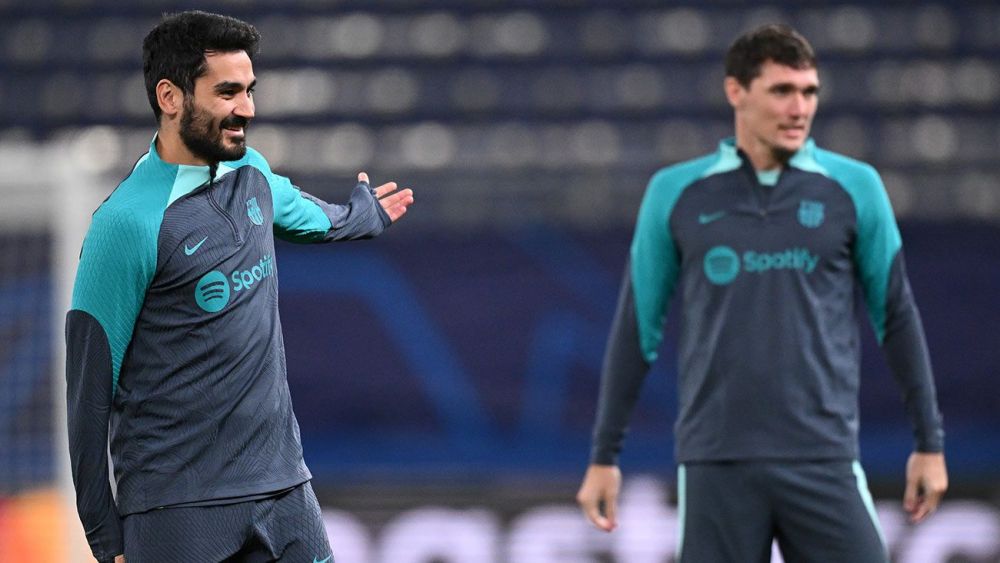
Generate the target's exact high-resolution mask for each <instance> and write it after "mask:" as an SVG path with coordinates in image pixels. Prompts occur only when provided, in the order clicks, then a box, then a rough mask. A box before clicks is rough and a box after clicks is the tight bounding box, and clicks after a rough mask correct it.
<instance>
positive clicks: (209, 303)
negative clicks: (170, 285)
mask: <svg viewBox="0 0 1000 563" xmlns="http://www.w3.org/2000/svg"><path fill="white" fill-rule="evenodd" d="M194 300H195V302H196V303H198V306H199V307H201V308H202V309H203V310H205V311H207V312H209V313H218V312H219V311H221V310H222V308H223V307H225V306H226V304H228V303H229V282H228V281H226V276H225V275H224V274H223V273H222V272H219V271H217V270H213V271H211V272H209V273H207V274H205V275H204V276H202V277H201V279H200V280H198V285H197V286H195V288H194Z"/></svg>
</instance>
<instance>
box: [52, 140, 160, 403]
mask: <svg viewBox="0 0 1000 563" xmlns="http://www.w3.org/2000/svg"><path fill="white" fill-rule="evenodd" d="M176 172H177V167H176V166H172V165H166V164H165V163H162V161H157V160H155V159H146V160H144V161H142V162H140V163H139V165H138V166H136V168H135V169H134V170H133V171H132V174H130V175H129V177H128V178H126V179H125V181H124V182H122V184H121V185H120V186H118V188H117V189H116V190H115V191H114V193H112V194H111V196H110V197H109V198H108V199H107V200H106V201H105V202H104V203H103V204H102V205H101V206H100V207H99V208H98V209H97V211H96V212H95V213H94V217H93V220H92V221H91V224H90V228H89V229H88V231H87V235H86V237H85V238H84V241H83V250H82V251H81V252H80V265H79V267H78V268H77V272H76V281H75V283H74V285H73V298H72V305H71V308H72V309H74V310H79V311H85V312H87V313H89V314H90V315H91V316H93V317H94V318H95V319H97V321H98V323H100V325H101V328H102V329H103V330H104V332H105V334H106V335H107V338H108V344H109V346H110V348H111V364H112V365H111V368H112V370H111V384H112V393H114V391H115V390H116V389H117V387H118V376H119V373H120V371H121V365H122V359H123V358H124V355H125V350H126V349H127V348H128V345H129V342H131V340H132V332H133V330H134V328H135V321H136V319H137V318H138V316H139V311H140V309H141V308H142V304H143V301H144V300H145V296H146V290H147V289H148V288H149V284H150V282H151V281H152V279H153V275H154V274H155V272H156V259H157V240H158V238H159V232H160V224H161V223H162V222H163V210H164V209H165V208H166V206H167V201H168V199H169V197H170V191H171V188H172V186H173V182H174V178H175V176H176Z"/></svg>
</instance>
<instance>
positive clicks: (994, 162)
mask: <svg viewBox="0 0 1000 563" xmlns="http://www.w3.org/2000/svg"><path fill="white" fill-rule="evenodd" d="M193 7H197V8H200V9H207V10H212V11H219V12H223V13H229V14H232V15H235V16H238V17H241V18H244V19H247V20H248V21H250V22H252V23H254V24H256V25H257V26H258V27H259V29H260V30H261V32H262V33H263V36H264V41H263V44H262V52H261V54H260V56H259V57H258V58H257V60H256V62H255V70H256V72H257V75H258V78H259V79H260V86H259V88H258V96H257V114H258V117H257V119H256V120H255V123H254V125H253V126H252V127H251V129H250V140H251V144H253V145H254V146H256V147H257V148H258V149H260V150H261V151H262V152H263V153H264V154H265V155H267V156H268V157H269V159H270V161H271V163H272V166H274V167H275V168H276V169H277V170H278V171H279V172H282V173H284V174H286V175H288V176H290V177H291V178H292V179H293V180H294V181H295V182H296V183H297V184H298V185H300V186H303V187H304V188H305V189H307V190H309V191H312V192H313V193H316V194H318V195H320V196H322V197H325V198H327V199H331V200H337V201H341V200H343V199H344V198H346V196H347V194H348V192H349V189H350V187H351V186H352V184H353V177H354V175H355V174H356V172H357V171H359V170H362V169H363V170H367V171H368V172H369V173H370V174H371V175H372V177H373V180H374V181H375V182H381V181H387V180H389V179H396V180H400V181H401V182H402V183H403V184H404V185H407V186H411V187H413V188H414V189H415V190H416V192H417V194H418V196H417V197H418V202H417V204H416V206H415V207H414V208H413V210H412V213H411V214H410V215H408V216H407V218H406V220H405V221H404V222H403V224H401V225H400V226H398V227H397V228H394V229H392V230H390V231H389V232H388V233H387V234H386V235H385V236H384V237H383V238H380V239H379V240H378V241H377V242H374V243H356V244H349V245H340V246H332V247H308V248H306V247H296V246H292V245H282V246H281V248H280V250H279V253H278V257H277V258H278V269H279V270H280V272H281V275H280V279H281V283H280V288H281V301H282V317H283V319H284V329H285V339H286V344H287V353H288V366H289V383H290V386H291V389H292V394H293V397H294V401H295V408H296V411H297V414H298V418H299V423H300V425H301V428H302V436H303V441H304V443H305V448H306V460H307V462H308V464H309V466H310V468H311V469H312V471H313V473H314V475H315V480H314V486H315V488H316V490H317V493H318V495H319V497H320V500H321V502H322V504H323V505H324V508H325V510H326V516H327V522H328V525H329V528H330V532H331V538H332V541H333V544H334V548H335V552H336V553H337V560H338V561H339V562H341V563H353V562H360V563H366V562H372V563H375V562H379V563H411V562H412V563H441V562H444V563H452V562H454V563H487V562H489V563H493V562H497V563H499V562H501V561H505V562H506V561H509V562H517V563H526V562H537V563H542V562H560V563H561V562H580V563H582V562H594V563H597V562H600V563H610V562H616V563H645V562H649V563H653V562H657V563H660V562H666V561H671V560H672V554H673V551H674V547H675V542H676V539H675V534H674V529H675V527H676V521H677V517H676V507H675V504H674V500H673V496H674V493H673V485H674V477H673V475H674V465H673V459H672V453H671V451H672V439H671V424H672V421H673V418H674V412H675V411H674V402H675V396H674V391H673V385H674V365H673V361H674V354H673V350H672V349H671V346H672V342H668V343H667V345H666V346H665V348H666V349H665V350H664V353H663V354H662V357H663V358H664V360H663V361H661V363H660V364H659V365H658V366H657V367H656V369H655V370H654V373H653V374H652V375H651V377H650V379H649V380H648V381H647V384H646V389H645V391H644V394H643V397H642V400H641V403H640V405H639V408H638V410H637V412H636V413H635V417H634V423H633V425H632V431H631V435H630V437H629V439H628V441H627V442H626V450H625V454H624V456H623V461H622V465H623V470H624V472H625V474H626V486H625V490H624V497H623V507H622V510H621V515H622V520H623V525H622V527H621V529H620V530H619V531H618V532H616V533H615V534H612V535H610V536H605V535H602V534H599V533H597V532H595V531H592V530H590V529H588V527H587V525H586V524H585V523H584V521H583V518H582V517H581V516H580V515H579V514H578V512H577V510H576V508H575V507H574V506H573V501H572V498H573V495H574V494H575V490H576V487H577V485H578V482H579V478H580V477H581V476H582V472H583V470H584V468H585V465H586V462H587V455H588V442H589V431H590V424H591V421H592V416H593V411H594V404H595V400H596V392H597V384H598V368H599V365H600V358H601V355H602V351H603V345H604V339H605V335H606V332H607V329H608V327H609V325H610V317H611V314H612V310H613V306H614V301H615V296H616V290H617V284H618V279H619V276H620V272H621V268H622V266H623V264H624V258H625V252H626V249H627V246H628V243H629V238H630V235H631V228H632V222H633V219H634V215H635V211H636V209H637V206H638V203H639V199H640V197H641V194H642V191H643V189H644V187H645V182H646V180H647V179H648V177H649V176H650V175H651V174H652V173H653V172H654V171H655V170H656V169H657V168H659V167H661V166H663V165H665V164H668V163H671V162H675V161H677V160H680V159H685V158H688V157H692V156H694V155H697V154H701V153H704V152H707V151H710V150H712V149H713V148H714V145H715V143H716V141H717V139H718V138H720V137H723V136H727V135H729V134H731V127H732V125H731V113H730V110H729V109H728V108H727V107H726V105H725V102H724V98H723V97H722V90H721V81H722V70H721V59H722V55H723V53H724V51H725V49H726V47H727V46H728V44H729V42H730V41H731V40H732V39H733V38H734V37H735V36H736V35H737V34H738V33H739V32H741V31H742V30H745V29H747V28H749V27H751V26H754V25H756V24H759V23H764V22H770V21H784V22H787V23H790V24H793V25H794V26H796V27H797V28H798V29H799V30H800V31H802V32H803V33H804V34H805V35H806V36H807V37H808V38H810V40H811V41H812V42H813V44H814V46H815V47H816V49H817V50H818V53H819V55H820V71H821V72H820V74H821V79H822V82H823V94H822V103H821V106H820V113H819V116H818V118H817V121H816V124H815V127H814V137H816V138H817V140H818V142H819V143H820V144H822V145H824V146H825V147H827V148H830V149H833V150H837V151H841V152H844V153H846V154H849V155H852V156H855V157H858V158H862V159H864V160H867V161H869V162H871V163H873V164H875V165H876V166H877V167H878V168H879V170H880V171H881V172H882V174H883V177H884V180H885V182H886V185H887V187H888V189H889V192H890V196H891V198H892V202H893V204H894V207H895V210H896V213H897V215H898V217H899V220H900V225H901V228H902V230H903V236H904V244H905V248H906V252H907V262H908V267H909V270H910V274H911V277H912V282H913V285H914V291H915V293H916V295H917V299H918V302H919V304H920V306H921V310H922V313H923V315H924V322H925V326H926V330H927V334H928V338H929V340H930V345H931V351H932V354H933V359H934V363H935V366H936V373H937V380H938V389H939V394H940V401H941V407H942V410H943V412H944V415H945V421H946V430H947V432H948V441H947V444H948V463H949V469H950V471H951V478H952V491H951V492H950V494H949V496H948V499H947V502H946V503H945V504H944V505H943V507H942V508H941V510H940V511H939V513H938V514H936V515H935V516H934V517H933V518H931V519H930V521H928V522H927V523H925V524H923V525H922V526H919V527H911V526H909V525H907V524H906V523H905V521H904V517H903V514H902V512H901V511H900V509H899V499H900V497H901V494H902V487H903V465H904V463H905V459H906V455H907V454H908V452H909V449H910V446H911V438H910V432H909V428H908V425H907V423H906V421H905V418H904V415H903V411H902V406H901V403H900V399H899V393H898V391H897V390H896V388H895V386H894V384H893V382H892V378H891V376H890V375H889V374H888V372H887V370H886V368H885V365H884V363H883V361H882V358H881V355H880V353H879V352H878V350H877V348H875V347H874V344H873V339H872V337H871V333H870V330H868V332H866V334H865V337H866V342H865V345H866V349H865V350H866V354H865V359H864V383H863V389H862V395H861V408H862V432H861V441H862V456H863V457H862V461H863V463H864V464H865V467H866V469H867V472H868V476H869V480H870V482H871V484H872V488H873V491H874V493H875V496H876V499H877V500H878V506H879V512H880V516H881V519H882V523H883V526H884V528H885V532H886V536H887V540H888V542H889V544H890V548H891V550H892V554H893V558H894V560H895V561H899V562H908V563H910V562H918V561H919V562H945V561H948V562H957V561H962V562H986V561H1000V418H998V413H1000V378H998V377H997V375H998V374H997V366H998V365H1000V337H998V328H1000V322H998V321H1000V307H998V305H1000V299H998V298H997V289H998V285H1000V260H998V258H1000V110H998V102H1000V65H998V62H997V61H998V60H1000V5H998V4H997V3H996V2H989V1H969V2H941V3H937V4H926V3H920V2H899V1H888V2H873V1H864V0H859V1H857V2H853V3H850V4H842V3H838V2H768V3H766V4H762V5H759V6H749V5H744V4H742V3H734V2H723V1H706V2H694V1H684V2H672V3H666V2H653V1H639V0H636V1H621V2H614V1H610V0H608V1H600V0H539V1H535V2H531V1H524V0H522V1H511V2H501V1H498V0H438V1H433V2H418V1H416V0H386V1H381V2H364V1H360V0H341V1H319V0H281V1H277V2H263V1H250V0H246V1H236V0H232V1H212V0H209V1H206V2H200V3H197V4H195V3H189V2H167V1H150V0H144V1H141V2H131V3H127V4H126V3H119V2H113V1H111V0H36V1H33V2H26V1H24V0H0V170H2V171H3V172H2V177H0V561H27V560H73V558H76V560H81V561H82V560H87V559H86V558H84V557H83V556H82V555H81V554H82V553H85V552H86V549H85V548H83V547H81V545H80V543H79V542H80V539H79V536H80V532H79V524H78V521H77V520H76V516H75V513H73V512H72V508H71V504H70V503H71V502H72V500H71V499H70V498H69V496H68V493H67V485H66V471H67V470H66V461H65V459H64V456H65V453H64V452H65V446H64V441H65V437H64V435H63V433H64V432H63V428H64V424H65V423H64V414H63V412H62V410H63V403H62V400H63V399H62V393H63V391H62V389H61V383H60V380H61V379H62V377H63V365H62V362H63V359H62V319H63V315H64V313H65V310H66V304H67V303H68V297H67V292H68V287H67V284H68V283H69V280H71V276H72V275H73V272H74V271H75V266H76V262H75V260H76V255H77V253H78V252H79V245H80V240H81V239H82V236H83V232H84V230H85V229H86V226H87V224H88V222H89V215H90V213H91V212H92V211H93V209H94V208H95V207H96V205H97V204H98V203H99V202H100V200H101V199H103V198H104V197H105V196H106V195H107V194H108V193H109V192H110V190H111V189H112V188H113V187H114V186H115V185H116V184H117V183H118V182H119V181H120V179H121V178H123V177H124V176H125V175H126V174H127V172H128V170H129V169H130V166H131V165H132V163H133V162H134V161H135V159H136V158H138V156H140V155H141V154H142V153H143V152H144V151H145V150H146V147H147V145H148V142H149V140H150V137H151V135H152V132H153V129H154V124H153V121H152V117H151V112H150V109H149V107H148V105H147V102H146V98H145V94H144V89H143V83H142V75H141V61H140V43H141V40H142V38H143V36H144V35H145V33H146V32H147V31H148V29H149V28H151V27H152V26H153V25H154V24H155V23H156V21H157V20H158V18H159V15H160V14H161V13H162V12H165V11H177V10H180V9H187V8H193ZM670 328H671V330H676V327H675V326H674V325H673V324H671V326H670ZM776 560H777V558H776Z"/></svg>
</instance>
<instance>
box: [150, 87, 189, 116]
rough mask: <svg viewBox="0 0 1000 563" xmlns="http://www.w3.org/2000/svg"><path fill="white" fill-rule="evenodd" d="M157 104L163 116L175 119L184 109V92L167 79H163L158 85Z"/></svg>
mask: <svg viewBox="0 0 1000 563" xmlns="http://www.w3.org/2000/svg"><path fill="white" fill-rule="evenodd" d="M156 103H157V104H159V106H160V111H161V112H163V115H166V116H168V117H174V116H176V115H177V114H179V113H180V112H181V109H182V108H183V107H184V92H182V91H181V89H180V88H178V87H177V85H176V84H174V83H173V82H171V81H169V80H167V79H166V78H164V79H161V80H160V81H159V82H157V83H156Z"/></svg>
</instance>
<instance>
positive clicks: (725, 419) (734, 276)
mask: <svg viewBox="0 0 1000 563" xmlns="http://www.w3.org/2000/svg"><path fill="white" fill-rule="evenodd" d="M859 286H860V288H861V290H862V291H861V293H862V294H863V296H864V302H865V305H866V308H867V311H868V316H869V318H870V320H871V322H872V324H873V325H874V328H875V334H876V336H877V338H878V341H879V343H880V345H881V347H882V349H883V351H884V353H885V356H886V359H887V362H888V364H889V367H890V369H891V370H892V372H893V374H894V376H895V378H896V380H897V382H898V383H899V386H900V388H901V390H902V394H903V399H904V402H905V406H906V411H907V414H908V416H909V419H910V422H911V423H912V425H913V428H914V431H915V436H916V449H917V450H918V451H925V452H936V451H941V450H942V449H943V447H944V445H943V442H944V435H943V431H942V426H941V415H940V414H939V412H938V408H937V400H936V397H935V390H934V382H933V376H932V373H931V366H930V361H929V357H928V353H927V346H926V342H925V338H924V333H923V328H922V325H921V321H920V316H919V313H918V312H917V308H916V306H915V304H914V301H913V296H912V294H911V292H910V286H909V282H908V281H907V278H906V273H905V270H904V266H903V255H902V252H901V240H900V235H899V230H898V228H897V226H896V222H895V219H894V217H893V214H892V209H891V207H890V205H889V199H888V197H887V195H886V192H885V189H884V187H883V185H882V181H881V179H880V178H879V176H878V174H877V172H876V171H875V170H874V169H873V168H872V167H871V166H869V165H867V164H864V163H862V162H858V161H856V160H853V159H850V158H847V157H845V156H842V155H839V154H836V153H833V152H830V151H826V150H823V149H820V148H817V147H816V146H815V144H814V143H813V141H812V140H811V139H810V140H809V141H807V143H806V144H805V145H804V146H803V147H802V148H801V149H800V150H799V151H798V152H797V153H796V154H795V155H794V156H793V158H792V159H791V160H790V162H789V163H788V165H787V166H786V167H785V168H784V169H783V170H782V171H781V172H780V174H767V173H763V174H758V173H757V172H756V171H755V170H754V169H753V167H752V165H751V164H750V162H749V160H748V159H747V158H746V156H745V155H743V154H742V152H741V151H739V150H738V149H737V148H736V146H735V142H734V141H733V140H732V139H728V140H725V141H723V142H722V143H720V145H719V149H718V151H717V152H715V153H713V154H711V155H708V156H705V157H702V158H698V159H695V160H691V161H687V162H683V163H680V164H677V165H675V166H670V167H668V168H665V169H663V170H661V171H660V172H658V173H657V174H656V175H654V176H653V178H652V180H651V181H650V184H649V187H648V189H647V191H646V194H645V197H644V199H643V202H642V206H641V208H640V210H639V217H638V221H637V224H636V230H635V236H634V238H633V241H632V247H631V252H630V258H629V262H628V265H627V266H626V272H625V280H624V283H623V286H622V290H621V294H620V298H619V304H618V311H617V313H616V315H615V321H614V324H613V326H612V330H611V335H610V338H609V342H608V349H607V353H606V355H605V362H604V367H603V374H602V382H601V393H600V398H599V403H598V413H597V422H596V426H595V429H594V446H593V451H592V455H591V460H592V462H594V463H598V464H604V465H613V464H616V463H617V458H618V454H619V452H620V450H621V447H622V440H623V438H624V435H625V428H626V425H627V422H628V417H629V414H630V412H631V410H632V408H633V406H634V404H635V400H636V398H637V396H638V393H639V389H640V386H641V383H642V379H643V377H644V376H645V374H646V372H647V371H648V368H649V364H651V363H652V362H653V361H654V360H655V359H656V357H657V349H658V348H659V346H660V343H661V340H662V327H663V322H664V319H665V317H666V314H667V305H668V303H669V302H670V301H671V297H672V295H673V293H674V291H675V288H676V289H677V290H678V291H679V292H680V295H679V303H680V309H681V311H680V315H681V318H680V323H681V325H680V337H679V343H678V360H679V370H678V373H679V376H678V388H679V389H678V397H679V403H680V404H679V410H678V415H677V422H676V428H675V432H676V458H677V461H678V462H679V463H688V462H698V461H725V460H747V459H835V458H847V459H856V458H857V457H858V443H857V434H858V385H859V370H860V350H861V346H860V341H859V327H858V321H859V319H858V318H857V316H858V315H857V310H858V308H857V307H855V295H856V288H857V287H859Z"/></svg>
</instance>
